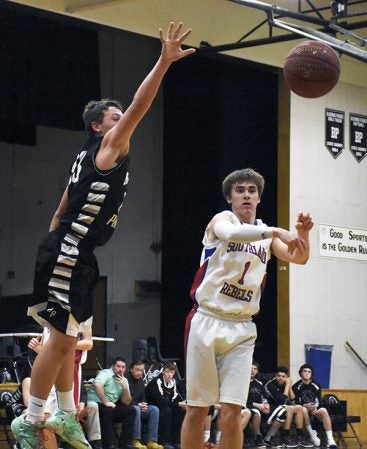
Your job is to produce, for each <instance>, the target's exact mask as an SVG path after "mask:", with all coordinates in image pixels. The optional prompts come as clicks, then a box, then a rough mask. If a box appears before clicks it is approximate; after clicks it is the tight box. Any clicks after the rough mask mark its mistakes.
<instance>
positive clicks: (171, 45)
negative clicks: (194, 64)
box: [159, 22, 196, 62]
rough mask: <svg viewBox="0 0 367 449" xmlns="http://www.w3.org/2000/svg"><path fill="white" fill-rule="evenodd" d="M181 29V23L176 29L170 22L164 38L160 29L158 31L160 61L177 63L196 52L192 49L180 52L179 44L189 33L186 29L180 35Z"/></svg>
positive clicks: (189, 30)
mask: <svg viewBox="0 0 367 449" xmlns="http://www.w3.org/2000/svg"><path fill="white" fill-rule="evenodd" d="M182 27H183V23H182V22H180V23H179V24H178V25H177V27H176V28H175V24H174V23H173V22H171V23H170V24H169V27H168V31H167V37H166V38H165V37H164V35H163V31H162V29H159V36H160V39H161V42H162V59H164V60H166V61H169V62H173V61H178V60H179V59H181V58H184V57H185V56H188V55H191V54H192V53H195V51H196V50H195V49H194V48H188V49H186V50H182V48H181V44H182V43H183V41H184V40H185V39H186V38H187V36H188V35H189V34H190V33H191V29H188V30H187V31H185V32H184V33H183V34H181V35H180V32H181V30H182Z"/></svg>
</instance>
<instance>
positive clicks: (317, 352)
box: [305, 344, 334, 388]
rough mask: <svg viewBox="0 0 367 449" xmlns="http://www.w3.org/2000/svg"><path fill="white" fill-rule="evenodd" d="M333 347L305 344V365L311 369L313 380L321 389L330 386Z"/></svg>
mask: <svg viewBox="0 0 367 449" xmlns="http://www.w3.org/2000/svg"><path fill="white" fill-rule="evenodd" d="M333 347H334V346H333V345H315V344H305V353H306V363H308V364H310V365H311V366H312V367H313V369H314V373H313V378H314V379H315V380H316V382H317V383H319V384H320V386H321V388H329V386H330V368H331V353H332V351H333Z"/></svg>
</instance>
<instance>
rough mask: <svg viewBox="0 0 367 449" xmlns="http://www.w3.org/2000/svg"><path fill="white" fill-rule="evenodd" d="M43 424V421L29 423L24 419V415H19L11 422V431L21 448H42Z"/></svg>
mask: <svg viewBox="0 0 367 449" xmlns="http://www.w3.org/2000/svg"><path fill="white" fill-rule="evenodd" d="M44 424H45V423H44V422H43V421H41V422H39V423H37V424H33V423H30V422H28V421H25V415H20V416H18V417H17V418H15V419H13V421H12V422H11V431H12V432H13V435H14V437H15V439H16V440H17V442H18V443H19V445H20V447H21V448H22V449H44V447H45V444H44V439H43V434H42V427H44Z"/></svg>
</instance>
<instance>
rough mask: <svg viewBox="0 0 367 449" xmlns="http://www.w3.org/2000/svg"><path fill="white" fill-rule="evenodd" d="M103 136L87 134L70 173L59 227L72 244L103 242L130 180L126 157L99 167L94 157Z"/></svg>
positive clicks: (113, 227) (110, 228)
mask: <svg viewBox="0 0 367 449" xmlns="http://www.w3.org/2000/svg"><path fill="white" fill-rule="evenodd" d="M102 139H103V137H99V136H98V137H97V136H93V137H90V138H89V139H88V140H87V141H86V142H85V144H84V146H83V148H82V151H81V152H80V153H79V154H78V156H77V158H76V160H75V162H74V164H73V166H72V168H71V172H70V179H69V186H68V207H67V209H66V211H65V213H64V214H63V215H62V217H61V219H60V228H61V229H62V230H63V231H65V233H64V235H65V237H66V238H67V240H69V241H70V243H71V244H74V245H76V246H78V245H80V244H82V246H86V247H88V248H93V247H94V246H101V245H104V244H105V243H106V242H107V240H108V239H109V238H110V237H111V235H112V233H113V231H114V229H115V228H116V226H117V216H118V213H119V210H120V208H121V206H122V204H123V201H124V198H125V196H126V191H127V184H128V182H129V171H128V170H129V157H128V156H126V157H125V158H124V159H123V160H122V161H121V162H120V163H119V164H118V165H117V166H116V167H114V168H112V169H110V170H99V169H98V168H97V167H96V165H95V158H96V155H97V153H98V151H99V148H100V146H101V143H102Z"/></svg>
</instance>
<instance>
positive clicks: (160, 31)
mask: <svg viewBox="0 0 367 449" xmlns="http://www.w3.org/2000/svg"><path fill="white" fill-rule="evenodd" d="M159 38H160V40H161V42H162V44H164V42H165V39H164V36H163V30H162V28H159Z"/></svg>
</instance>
